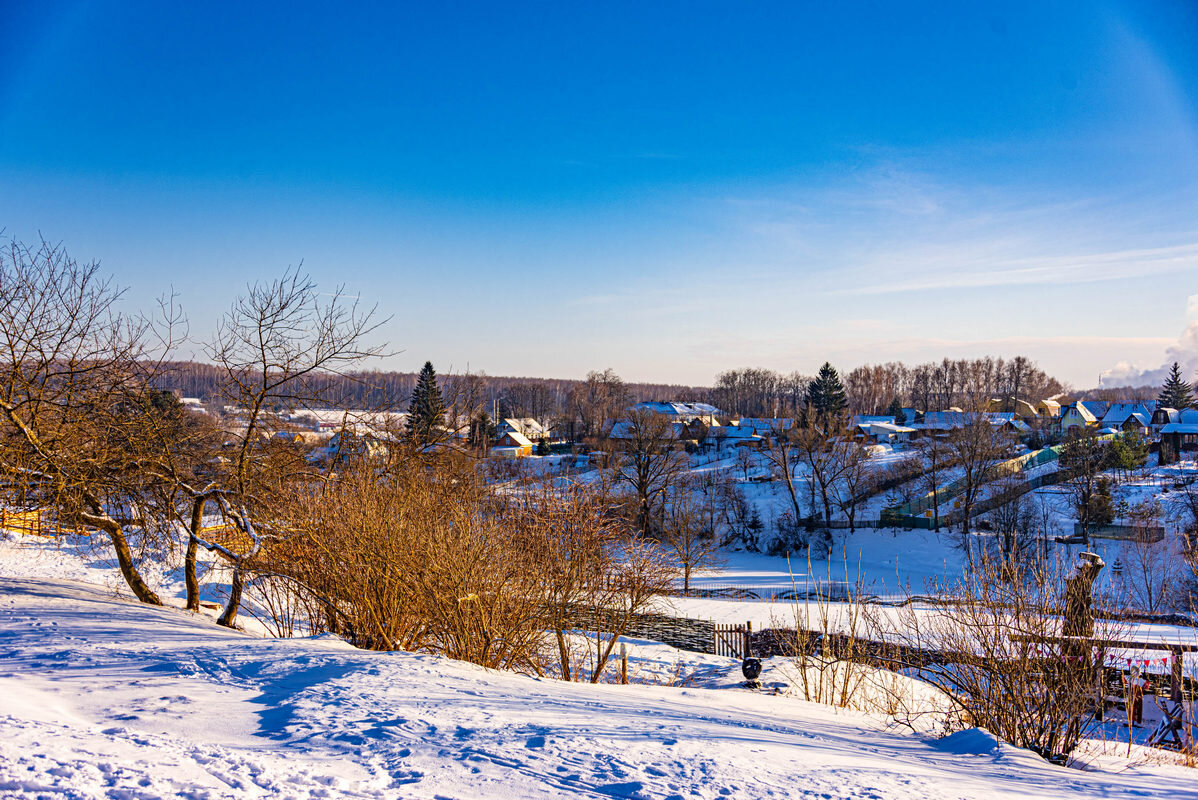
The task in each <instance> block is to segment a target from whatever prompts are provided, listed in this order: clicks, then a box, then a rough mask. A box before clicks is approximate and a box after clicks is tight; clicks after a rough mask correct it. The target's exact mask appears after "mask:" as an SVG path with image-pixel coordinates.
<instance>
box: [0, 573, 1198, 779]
mask: <svg viewBox="0 0 1198 800" xmlns="http://www.w3.org/2000/svg"><path fill="white" fill-rule="evenodd" d="M0 730H3V732H4V734H3V736H0V796H3V797H25V796H28V797H83V798H90V797H122V798H151V797H152V798H160V797H169V796H175V795H178V796H182V797H189V798H218V797H266V796H269V797H405V798H407V797H411V798H432V797H454V798H473V797H486V798H490V797H513V798H538V797H596V798H598V797H646V798H649V797H651V798H715V797H728V796H730V797H744V798H760V797H823V798H850V797H852V798H862V797H873V798H907V797H910V798H958V797H976V798H983V797H984V798H1006V797H1010V798H1015V797H1019V798H1026V797H1045V798H1047V797H1052V798H1061V797H1065V798H1082V797H1144V796H1173V797H1182V796H1192V793H1193V786H1194V775H1195V773H1194V772H1193V771H1190V770H1186V769H1184V768H1181V767H1177V766H1160V765H1155V766H1149V765H1145V764H1138V765H1136V764H1132V765H1129V764H1128V763H1127V762H1120V763H1113V764H1110V765H1108V766H1109V767H1110V771H1087V772H1083V771H1079V770H1066V769H1063V768H1057V767H1051V766H1049V765H1047V764H1045V763H1044V762H1043V761H1041V760H1040V759H1038V758H1036V757H1034V756H1032V755H1030V754H1027V753H1025V752H1021V751H1018V750H1014V749H1011V748H1007V747H1002V748H999V749H997V750H996V749H994V747H993V740H991V739H990V738H989V737H988V736H987V735H985V734H983V733H982V732H979V731H966V732H963V733H961V734H957V735H956V736H954V737H951V738H949V739H947V740H941V741H934V740H931V739H926V738H923V737H918V736H914V735H904V734H901V733H896V732H894V731H886V730H884V729H883V724H882V720H881V719H879V718H876V717H870V716H867V715H862V714H857V713H851V712H840V713H837V712H835V711H834V710H832V709H830V708H828V707H825V706H818V705H813V704H808V703H804V702H802V701H799V700H796V699H793V698H787V697H777V696H769V695H761V694H754V693H751V692H748V691H744V690H740V689H733V688H720V689H695V688H690V689H686V688H670V687H663V686H649V685H640V686H616V685H611V686H607V685H604V686H587V685H577V684H566V683H561V682H557V681H551V680H536V679H533V678H526V677H521V676H516V675H511V674H505V673H493V672H486V671H483V670H481V669H478V668H475V667H473V666H470V665H466V664H461V663H455V662H451V661H447V660H445V659H442V658H437V657H432V656H420V655H411V654H405V653H391V654H381V653H372V652H364V651H359V650H355V649H353V648H351V647H349V646H348V645H346V644H344V643H343V642H341V641H339V640H337V639H335V638H331V637H325V638H316V639H299V640H270V639H261V638H256V637H252V636H249V635H246V634H241V633H238V632H233V631H225V630H221V629H218V628H216V627H215V626H213V625H212V624H211V622H210V621H208V620H206V619H204V618H200V617H194V616H191V615H188V614H187V613H185V612H182V611H179V610H175V609H157V608H148V607H145V606H141V605H138V604H134V603H131V602H128V601H126V600H122V599H119V598H116V597H114V596H113V595H112V593H111V592H110V591H108V590H106V589H105V588H103V587H100V586H97V585H93V584H87V583H82V582H76V581H70V580H66V579H38V580H34V579H22V578H12V577H8V578H0ZM1116 770H1121V771H1116Z"/></svg>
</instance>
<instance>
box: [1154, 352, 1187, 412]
mask: <svg viewBox="0 0 1198 800" xmlns="http://www.w3.org/2000/svg"><path fill="white" fill-rule="evenodd" d="M1192 389H1193V387H1192V386H1190V384H1188V383H1186V382H1185V381H1183V380H1182V379H1181V367H1179V366H1178V365H1177V362H1176V361H1174V362H1173V367H1172V368H1171V369H1170V370H1169V377H1168V378H1167V379H1166V380H1165V385H1164V386H1163V387H1161V394H1160V397H1158V398H1157V401H1156V402H1157V404H1158V405H1159V406H1160V407H1161V408H1176V409H1177V410H1178V411H1181V410H1182V409H1183V408H1189V407H1190V406H1192V405H1194V397H1193V395H1191V394H1190V392H1191V390H1192Z"/></svg>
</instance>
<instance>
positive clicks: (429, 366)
mask: <svg viewBox="0 0 1198 800" xmlns="http://www.w3.org/2000/svg"><path fill="white" fill-rule="evenodd" d="M444 424H445V401H444V400H443V399H442V398H441V390H440V389H439V388H438V387H437V371H436V370H434V369H433V362H431V361H425V362H424V367H423V368H422V369H421V370H420V375H419V377H417V378H416V388H415V389H413V390H412V399H411V400H410V401H409V402H408V436H410V437H412V439H413V440H414V441H416V442H418V443H420V444H431V443H432V442H435V441H437V440H439V439H440V438H441V436H442V435H443V433H442V425H444Z"/></svg>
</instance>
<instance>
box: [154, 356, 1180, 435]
mask: <svg viewBox="0 0 1198 800" xmlns="http://www.w3.org/2000/svg"><path fill="white" fill-rule="evenodd" d="M164 366H165V367H166V369H165V371H164V374H163V376H162V377H161V378H160V379H159V383H160V385H161V386H162V388H169V389H173V390H175V391H177V392H178V393H179V394H180V395H182V396H184V397H197V398H199V399H200V400H201V401H203V402H205V403H213V404H215V403H220V402H222V398H223V397H224V396H226V392H225V389H226V387H225V386H224V385H223V380H224V377H223V373H222V371H221V370H220V369H219V368H218V367H216V366H215V365H212V364H206V363H203V362H196V361H178V362H171V363H169V364H166V365H164ZM812 377H813V376H810V375H806V374H803V373H800V372H789V373H781V372H777V371H775V370H771V369H765V368H760V367H746V368H739V369H730V370H725V371H723V372H720V373H719V374H718V375H717V376H716V378H715V381H714V385H712V386H684V385H679V384H667V383H641V382H624V381H621V382H620V384H621V388H622V391H621V392H620V394H621V395H623V396H624V397H626V398H627V400H628V402H630V403H635V402H643V401H681V402H705V403H711V404H712V405H715V406H718V407H719V408H721V409H723V410H724V411H726V412H728V413H729V414H731V415H734V416H745V417H784V416H791V415H795V414H798V413H799V412H801V411H802V409H803V407H804V405H805V403H806V393H807V387H808V386H809V384H810V382H811V380H812ZM840 377H841V379H842V381H843V383H844V388H845V393H846V396H847V400H848V405H849V411H850V412H852V413H857V414H884V413H886V412H887V411H888V410H890V409H892V408H893V407H894V405H895V404H896V401H897V404H898V405H900V406H902V407H904V408H916V409H919V410H921V411H922V410H943V409H947V408H950V407H953V406H957V407H961V408H966V407H974V408H976V407H978V406H979V404H983V403H985V402H987V401H989V400H990V398H993V397H999V398H1019V399H1022V400H1028V401H1030V402H1032V403H1033V404H1034V403H1035V402H1037V401H1039V400H1042V399H1045V398H1048V397H1051V396H1053V395H1056V394H1059V393H1062V392H1065V391H1067V390H1068V388H1069V387H1068V386H1066V385H1065V384H1064V383H1063V382H1061V381H1059V380H1057V379H1056V378H1054V377H1052V376H1050V375H1048V374H1046V373H1045V372H1044V371H1043V370H1041V369H1040V368H1039V367H1038V366H1037V365H1036V364H1035V362H1033V361H1032V360H1030V359H1028V358H1026V357H1024V356H1016V357H1014V358H1010V359H1003V358H992V357H983V358H975V359H956V360H953V359H947V358H946V359H943V360H941V361H939V362H927V363H922V364H916V365H913V366H910V365H907V364H904V363H902V362H898V361H894V362H888V363H885V364H867V365H863V366H859V367H856V368H854V369H852V370H849V371H848V372H845V373H841V374H840ZM416 378H417V373H415V372H398V371H387V370H364V371H356V372H347V373H345V374H323V375H316V376H312V377H310V378H309V380H310V381H311V382H314V383H316V384H318V387H315V388H318V389H319V392H317V393H316V394H318V395H319V396H321V397H326V398H329V402H330V405H334V406H336V407H342V408H356V409H386V410H395V411H405V410H407V406H408V401H409V399H410V397H411V396H412V390H413V389H414V388H415V386H416ZM438 380H439V382H440V383H441V384H442V386H443V387H445V388H447V389H450V390H452V388H453V385H454V384H455V382H462V381H469V383H470V384H471V391H470V394H471V396H472V398H473V400H474V402H475V403H476V404H477V406H479V407H481V408H483V409H484V410H486V411H487V412H488V413H490V414H492V415H495V416H497V417H498V418H505V417H535V418H537V419H542V420H553V419H558V418H561V417H563V416H569V415H571V414H572V413H573V410H574V406H575V405H577V402H578V398H579V396H580V395H585V394H587V393H588V387H590V388H592V389H593V388H594V384H595V383H596V382H599V383H601V384H610V382H611V381H612V380H619V378H618V376H616V375H615V374H614V373H613V372H612V371H611V370H607V371H605V372H592V373H591V374H590V375H588V377H587V378H586V379H570V378H536V377H515V376H498V375H485V374H483V373H471V374H469V375H455V374H451V375H441V376H439V378H438ZM1156 390H1157V387H1149V386H1145V387H1117V388H1106V389H1095V390H1089V391H1086V392H1085V393H1084V394H1085V396H1086V397H1087V398H1089V399H1095V400H1106V401H1109V402H1130V401H1142V400H1146V399H1151V398H1153V397H1155V395H1156Z"/></svg>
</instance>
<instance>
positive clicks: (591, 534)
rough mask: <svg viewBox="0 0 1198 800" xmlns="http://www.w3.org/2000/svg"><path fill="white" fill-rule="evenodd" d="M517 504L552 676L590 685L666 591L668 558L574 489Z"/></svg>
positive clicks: (546, 490) (670, 571) (670, 574)
mask: <svg viewBox="0 0 1198 800" xmlns="http://www.w3.org/2000/svg"><path fill="white" fill-rule="evenodd" d="M519 502H520V508H519V511H520V514H519V516H518V519H519V521H520V524H522V525H524V526H526V527H527V528H528V531H529V535H528V536H527V538H526V541H528V542H531V543H533V545H534V546H535V547H536V554H535V564H536V569H537V572H538V579H539V581H540V586H541V592H542V594H541V595H540V597H541V600H542V602H543V610H544V626H545V629H546V630H548V631H549V632H550V634H551V635H552V637H553V644H554V648H555V650H556V656H557V669H558V670H559V674H560V675H561V677H562V678H563V679H565V680H590V682H591V683H598V682H599V680H600V678H601V676H602V674H603V671H604V668H605V667H606V666H607V664H608V662H609V661H610V659H611V656H612V652H613V651H614V649H615V647H616V644H617V642H618V641H619V637H620V636H622V635H624V634H625V633H626V632H627V631H628V629H629V627H630V626H631V624H632V622H633V621H634V619H635V617H636V615H637V614H640V613H643V612H645V611H647V610H648V608H649V605H650V603H651V602H652V600H653V598H655V597H657V596H658V595H660V594H662V593H664V592H665V591H666V590H667V589H668V588H669V586H670V584H671V582H672V581H673V579H674V576H675V574H676V573H675V569H674V567H673V564H672V563H671V559H670V558H669V556H668V554H667V553H666V551H665V550H664V549H663V548H662V547H661V546H660V545H659V544H658V543H656V542H653V541H650V540H648V539H645V538H643V537H639V536H637V535H636V533H635V532H633V531H630V530H629V529H628V527H627V525H626V523H625V522H624V521H623V520H622V519H620V518H619V517H617V516H613V515H612V514H610V513H608V511H607V508H606V506H604V505H603V504H601V503H600V502H598V501H597V500H596V499H595V498H594V497H593V496H591V495H590V494H589V493H588V492H587V491H586V490H584V489H582V488H579V487H567V488H565V489H554V488H551V487H549V486H546V485H542V486H541V488H540V491H538V492H529V493H526V494H525V495H523V496H522V498H521V499H520V501H519ZM573 632H577V633H578V634H581V636H576V635H572V633H573ZM588 676H589V677H588Z"/></svg>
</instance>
